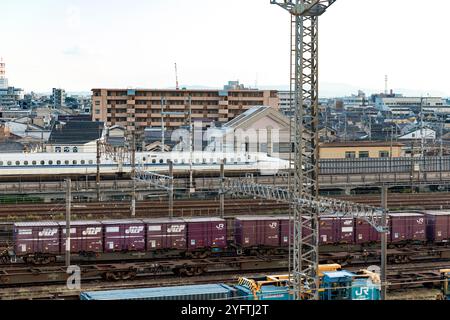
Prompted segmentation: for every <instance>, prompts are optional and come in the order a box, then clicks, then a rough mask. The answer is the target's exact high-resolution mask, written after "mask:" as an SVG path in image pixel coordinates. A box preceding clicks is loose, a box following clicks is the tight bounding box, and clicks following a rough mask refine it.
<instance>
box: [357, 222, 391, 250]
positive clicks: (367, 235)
mask: <svg viewBox="0 0 450 320" xmlns="http://www.w3.org/2000/svg"><path fill="white" fill-rule="evenodd" d="M387 220H388V225H389V217H387ZM380 241H381V233H380V232H378V231H377V230H376V229H375V228H374V227H373V226H371V225H370V224H369V222H367V221H366V220H363V219H355V243H356V244H364V243H371V242H380Z"/></svg>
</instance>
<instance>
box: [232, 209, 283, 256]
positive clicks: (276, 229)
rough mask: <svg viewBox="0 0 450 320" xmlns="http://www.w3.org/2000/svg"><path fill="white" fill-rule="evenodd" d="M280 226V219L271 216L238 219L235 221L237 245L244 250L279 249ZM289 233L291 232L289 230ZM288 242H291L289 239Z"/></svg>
mask: <svg viewBox="0 0 450 320" xmlns="http://www.w3.org/2000/svg"><path fill="white" fill-rule="evenodd" d="M288 223H289V221H288ZM280 225H281V223H280V219H279V218H276V217H271V216H248V217H237V218H236V220H235V232H236V244H237V245H238V246H240V247H242V248H248V247H259V246H263V247H278V246H280ZM287 231H288V232H289V229H288V230H287ZM287 240H288V241H289V238H288V239H287Z"/></svg>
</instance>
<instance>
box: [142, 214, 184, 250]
mask: <svg viewBox="0 0 450 320" xmlns="http://www.w3.org/2000/svg"><path fill="white" fill-rule="evenodd" d="M143 222H144V223H145V225H146V228H147V251H152V250H165V249H186V235H187V226H186V222H185V221H184V220H182V219H170V218H160V219H146V220H143Z"/></svg>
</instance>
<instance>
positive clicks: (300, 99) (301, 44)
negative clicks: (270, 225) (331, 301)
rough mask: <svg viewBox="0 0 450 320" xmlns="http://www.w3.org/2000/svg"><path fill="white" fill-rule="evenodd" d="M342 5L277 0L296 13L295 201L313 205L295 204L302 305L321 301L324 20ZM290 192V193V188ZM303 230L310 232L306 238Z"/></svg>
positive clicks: (297, 289)
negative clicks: (332, 8) (320, 28)
mask: <svg viewBox="0 0 450 320" xmlns="http://www.w3.org/2000/svg"><path fill="white" fill-rule="evenodd" d="M335 1H336V0H328V1H321V0H295V1H294V0H291V1H285V0H271V3H272V4H276V5H278V6H280V7H282V8H283V9H285V10H287V11H288V12H289V13H290V14H291V30H293V32H292V34H291V61H292V63H291V72H290V85H291V93H292V88H294V92H293V93H292V95H293V97H294V99H293V104H294V107H295V118H294V119H295V120H294V136H295V138H294V149H295V161H294V179H293V180H294V187H293V193H292V194H293V196H295V197H298V198H303V199H305V200H307V201H311V202H310V203H311V205H308V206H301V205H299V204H296V205H293V225H294V233H293V241H292V242H293V243H292V244H291V245H292V250H291V251H290V252H291V254H292V258H291V259H290V261H291V262H292V264H293V265H292V267H290V269H291V270H292V273H293V289H294V290H293V291H294V298H295V299H296V300H301V299H306V300H318V299H319V285H320V284H319V224H318V215H319V208H318V205H315V204H312V203H316V202H315V201H317V200H318V198H319V185H318V174H319V166H318V165H319V136H318V133H319V132H318V124H319V112H318V109H319V107H318V104H319V95H318V87H319V86H318V85H319V82H318V77H319V69H318V64H319V56H318V44H319V42H318V18H319V16H321V15H322V14H323V13H324V12H325V11H326V10H327V8H328V7H329V6H331V5H332V4H333V3H334V2H335ZM289 189H290V188H289ZM303 230H307V232H306V234H303Z"/></svg>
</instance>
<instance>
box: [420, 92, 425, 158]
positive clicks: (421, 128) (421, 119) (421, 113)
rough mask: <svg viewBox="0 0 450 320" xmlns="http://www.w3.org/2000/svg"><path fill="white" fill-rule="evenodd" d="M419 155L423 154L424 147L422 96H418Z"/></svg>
mask: <svg viewBox="0 0 450 320" xmlns="http://www.w3.org/2000/svg"><path fill="white" fill-rule="evenodd" d="M420 139H421V140H420V156H421V158H423V156H424V153H425V152H424V150H423V149H424V147H425V137H424V133H423V97H422V98H420Z"/></svg>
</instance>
